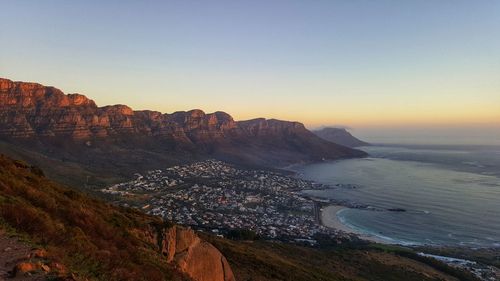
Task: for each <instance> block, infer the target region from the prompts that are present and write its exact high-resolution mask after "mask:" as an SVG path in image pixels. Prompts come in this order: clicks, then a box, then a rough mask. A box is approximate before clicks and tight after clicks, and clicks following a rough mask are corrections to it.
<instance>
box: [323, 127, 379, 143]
mask: <svg viewBox="0 0 500 281" xmlns="http://www.w3.org/2000/svg"><path fill="white" fill-rule="evenodd" d="M313 133H314V134H316V135H317V136H318V137H320V138H322V139H325V140H327V141H331V142H333V143H336V144H340V145H343V146H347V147H358V146H367V145H370V144H369V143H367V142H364V141H362V140H359V139H358V138H356V137H354V136H353V135H351V133H349V132H348V131H347V130H346V129H343V128H323V129H320V130H315V131H313Z"/></svg>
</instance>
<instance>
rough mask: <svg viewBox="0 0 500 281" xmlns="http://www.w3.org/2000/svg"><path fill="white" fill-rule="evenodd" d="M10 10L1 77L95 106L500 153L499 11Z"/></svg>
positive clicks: (466, 7) (301, 5)
mask: <svg viewBox="0 0 500 281" xmlns="http://www.w3.org/2000/svg"><path fill="white" fill-rule="evenodd" d="M7 3H8V4H7ZM7 3H3V4H2V11H1V14H2V16H1V17H0V35H1V38H2V43H1V45H0V50H1V52H0V76H1V77H4V78H9V79H12V80H21V81H36V82H39V83H42V84H45V85H53V86H57V87H59V88H61V89H62V90H63V91H65V92H79V93H82V94H85V95H87V96H89V97H90V98H92V99H94V100H95V101H96V102H97V103H98V104H99V105H107V104H117V103H122V104H127V105H130V106H131V107H133V108H134V109H153V110H159V111H162V112H173V111H178V110H189V109H193V108H200V109H203V110H205V111H206V112H212V111H217V110H222V111H226V112H228V113H230V114H231V115H233V117H235V119H238V120H241V119H250V118H255V117H267V118H278V119H286V120H296V121H301V122H303V123H305V124H306V125H307V126H308V127H310V128H315V127H319V126H325V125H335V126H347V127H350V128H353V130H354V132H358V135H361V136H363V137H366V138H368V139H371V140H373V141H378V140H381V139H383V138H384V137H387V136H390V135H391V134H392V135H393V136H396V137H397V136H398V134H399V136H400V137H401V136H410V137H411V135H412V134H413V135H418V134H419V136H423V135H424V136H432V134H439V132H444V131H446V132H448V133H449V134H448V135H449V136H461V137H463V138H462V139H463V140H465V139H466V138H467V137H469V138H470V137H472V138H474V137H481V138H486V139H488V138H491V143H496V142H497V141H496V140H497V139H498V140H499V141H498V142H500V1H460V0H450V1H447V0H442V1H425V0H422V1H416V0H414V1H397V0H392V1H389V0H387V1H371V0H366V1H361V0H359V1H358V0H344V1H333V0H325V1H319V0H318V1H292V0H289V1H284V0H283V1H281V0H262V1H257V0H253V1H234V0H233V1H229V0H228V1H123V0H121V1H89V0H87V1H50V0H48V1H39V0H33V1H8V2H7ZM433 132H434V133H433ZM400 140H401V139H400Z"/></svg>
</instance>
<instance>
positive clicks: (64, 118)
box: [0, 78, 366, 186]
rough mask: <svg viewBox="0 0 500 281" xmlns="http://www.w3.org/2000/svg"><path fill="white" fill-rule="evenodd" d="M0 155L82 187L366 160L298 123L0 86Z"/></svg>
mask: <svg viewBox="0 0 500 281" xmlns="http://www.w3.org/2000/svg"><path fill="white" fill-rule="evenodd" d="M0 152H4V153H6V154H8V155H11V156H14V157H17V158H20V159H25V160H28V161H30V162H32V163H35V164H37V165H40V166H42V167H44V168H45V169H46V170H47V173H48V174H49V176H51V177H53V178H57V179H59V180H63V181H64V182H66V183H69V184H73V185H75V184H77V185H79V186H81V185H83V184H84V183H86V184H88V183H92V184H95V183H109V182H116V181H118V180H122V179H123V178H126V177H130V175H131V174H132V173H134V172H137V171H142V170H146V169H155V168H159V167H165V166H168V165H172V164H176V163H181V162H186V161H193V160H200V159H204V158H208V157H210V158H217V159H221V160H225V161H230V162H234V163H238V164H244V165H256V166H266V167H280V166H286V165H290V164H294V163H301V162H310V161H320V160H323V159H339V158H350V157H363V156H365V155H366V153H364V152H362V151H359V150H355V149H351V148H347V147H345V146H341V145H336V144H333V143H331V142H328V141H325V140H323V139H321V138H319V137H317V136H316V135H314V134H313V133H311V132H310V131H308V130H307V129H306V128H305V127H304V125H303V124H301V123H298V122H288V121H280V120H274V119H271V120H266V119H263V118H260V119H253V120H248V121H239V122H237V121H234V120H233V118H232V117H231V116H230V115H229V114H227V113H224V112H215V113H210V114H206V113H204V112H203V111H201V110H191V111H187V112H185V111H180V112H175V113H172V114H162V113H160V112H157V111H149V110H142V111H134V110H132V109H131V108H130V107H128V106H126V105H112V106H104V107H98V106H97V105H96V104H95V102H94V101H92V100H91V99H88V98H87V97H85V96H83V95H80V94H68V95H65V94H64V93H63V92H62V91H61V90H59V89H57V88H54V87H47V86H43V85H40V84H37V83H27V82H13V81H11V80H8V79H1V78H0ZM70 167H71V168H70Z"/></svg>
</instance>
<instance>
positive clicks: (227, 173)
mask: <svg viewBox="0 0 500 281" xmlns="http://www.w3.org/2000/svg"><path fill="white" fill-rule="evenodd" d="M134 176H135V179H133V180H131V181H128V182H124V183H119V184H115V185H113V186H110V187H107V188H105V189H102V190H101V191H102V192H103V193H105V194H108V195H109V196H112V197H113V198H114V200H115V202H116V203H118V204H120V205H122V206H126V207H133V208H137V209H141V210H142V211H144V212H147V213H149V214H152V215H156V216H160V217H162V218H164V219H166V220H168V221H171V222H175V223H177V224H181V225H186V226H190V227H191V228H193V229H196V230H201V231H206V232H211V233H214V234H216V235H218V236H226V235H228V233H230V232H231V231H232V230H244V231H251V232H252V233H255V235H258V237H261V238H264V239H273V240H280V241H286V242H292V243H301V244H309V245H315V244H317V243H318V241H317V239H316V237H320V236H321V235H323V237H325V236H326V237H330V238H332V239H333V240H335V241H337V243H343V242H345V241H352V239H356V238H355V237H356V236H354V235H352V234H349V233H348V232H343V231H342V230H341V228H339V229H334V228H329V227H326V226H323V225H322V223H321V221H320V216H321V214H320V212H321V210H322V209H321V206H324V205H329V204H332V203H333V204H338V203H339V202H333V201H329V202H326V201H325V200H324V199H320V198H314V197H311V196H310V195H308V194H310V192H309V193H308V192H306V191H311V190H318V189H324V188H335V187H337V188H338V187H341V188H357V187H356V186H353V185H336V186H332V187H330V186H325V185H322V184H317V183H314V182H311V181H307V180H303V179H300V178H297V177H294V176H292V175H287V174H285V173H283V172H276V171H271V170H253V169H245V168H240V167H236V166H234V165H231V164H228V163H225V162H221V161H216V160H205V161H201V162H196V163H191V164H186V165H181V166H174V167H170V168H166V169H163V170H153V171H148V172H146V173H143V174H138V173H137V174H135V175H134ZM343 205H346V206H349V207H352V208H363V209H365V208H366V206H364V205H358V204H352V203H351V204H348V202H345V203H343ZM388 211H400V210H388ZM419 255H421V256H425V257H432V258H434V259H437V260H440V261H442V262H444V263H446V264H448V265H450V266H452V267H456V268H460V269H463V270H466V271H469V272H471V273H472V274H474V275H475V276H476V277H477V278H479V279H480V280H488V281H489V280H496V279H495V278H496V277H497V276H498V275H499V272H498V269H497V268H495V267H492V266H488V265H484V264H481V263H476V262H471V261H467V260H461V259H454V258H448V257H441V256H434V255H428V254H424V253H420V254H419ZM457 261H458V262H457Z"/></svg>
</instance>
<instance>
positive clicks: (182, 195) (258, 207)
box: [102, 160, 349, 244]
mask: <svg viewBox="0 0 500 281" xmlns="http://www.w3.org/2000/svg"><path fill="white" fill-rule="evenodd" d="M135 176H136V178H135V179H134V180H132V181H129V182H125V183H120V184H116V185H113V186H111V187H108V188H106V189H103V190H102V191H103V192H105V193H108V194H113V195H116V196H118V198H119V202H120V204H122V205H125V206H130V207H136V208H140V209H143V210H144V211H146V212H148V213H149V214H153V215H157V216H161V217H163V218H164V219H166V220H169V221H173V222H175V223H178V224H182V225H188V226H191V227H193V228H195V229H203V230H208V231H211V232H214V233H216V234H219V235H222V234H223V233H224V231H227V230H251V231H253V232H255V233H256V234H257V235H259V236H261V237H264V238H268V239H281V240H287V241H298V242H307V243H311V244H314V243H315V242H316V241H315V240H314V236H315V235H317V234H327V235H331V236H335V237H338V238H339V239H340V238H349V236H348V235H347V234H342V233H339V232H337V231H335V230H333V229H329V228H326V227H324V226H322V225H321V223H320V222H319V211H320V210H319V209H320V205H319V204H320V203H319V202H316V201H315V200H314V199H312V198H309V197H308V196H307V195H305V194H303V193H302V191H304V190H311V189H320V188H325V186H323V185H320V184H316V183H313V182H310V181H306V180H302V179H298V178H295V177H292V176H288V175H285V174H283V173H278V172H274V171H266V170H251V169H243V168H237V167H235V166H232V165H230V164H227V163H224V162H221V161H215V160H206V161H202V162H197V163H193V164H188V165H183V166H174V167H171V168H167V169H165V170H154V171H149V172H147V173H145V174H144V175H141V174H136V175H135Z"/></svg>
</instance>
